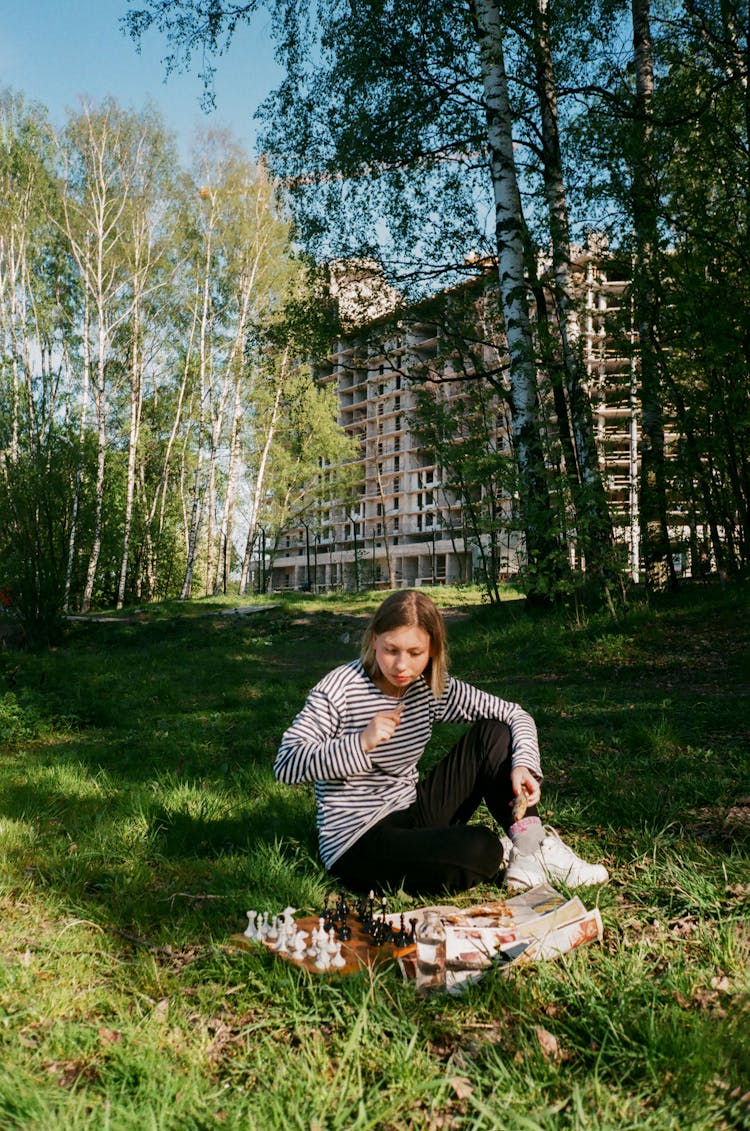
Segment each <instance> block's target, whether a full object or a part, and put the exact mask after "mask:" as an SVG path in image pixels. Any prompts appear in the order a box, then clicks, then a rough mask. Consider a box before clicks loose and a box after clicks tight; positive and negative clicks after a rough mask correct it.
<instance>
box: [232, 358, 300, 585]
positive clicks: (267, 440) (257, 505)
mask: <svg viewBox="0 0 750 1131" xmlns="http://www.w3.org/2000/svg"><path fill="white" fill-rule="evenodd" d="M287 363H288V353H287V351H284V354H283V356H282V358H281V363H280V373H279V379H278V381H277V383H276V389H275V391H274V398H273V405H272V407H271V413H270V416H269V420H268V424H267V426H266V430H265V435H264V438H263V448H262V450H261V453H260V459H259V460H258V469H257V471H256V474H255V486H254V488H253V501H252V505H251V509H250V523H249V526H248V531H247V538H246V540H245V553H244V555H243V558H242V572H241V574H240V587H239V593H240V596H241V597H244V595H245V594H246V593H247V590H248V586H249V584H250V564H251V561H252V556H253V546H254V545H255V539H256V537H257V533H258V525H259V516H260V512H261V505H262V500H263V493H264V490H265V479H266V469H267V466H268V457H269V453H270V451H271V445H272V444H273V440H274V436H275V434H276V425H277V424H278V420H279V412H280V410H281V398H282V396H283V393H284V378H285V377H286V368H287Z"/></svg>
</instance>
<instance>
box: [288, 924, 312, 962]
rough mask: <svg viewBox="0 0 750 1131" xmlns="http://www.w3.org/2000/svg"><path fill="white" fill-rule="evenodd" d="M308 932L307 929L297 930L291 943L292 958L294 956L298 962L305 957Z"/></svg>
mask: <svg viewBox="0 0 750 1131" xmlns="http://www.w3.org/2000/svg"><path fill="white" fill-rule="evenodd" d="M308 934H309V932H308V931H297V934H296V935H295V936H294V942H293V944H292V958H296V959H298V960H299V961H300V962H301V961H302V959H303V958H304V957H305V952H306V950H307V936H308Z"/></svg>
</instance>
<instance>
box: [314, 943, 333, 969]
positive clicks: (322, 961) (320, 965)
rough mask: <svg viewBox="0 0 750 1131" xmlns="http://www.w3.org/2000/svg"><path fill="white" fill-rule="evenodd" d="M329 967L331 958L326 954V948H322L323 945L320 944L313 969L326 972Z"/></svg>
mask: <svg viewBox="0 0 750 1131" xmlns="http://www.w3.org/2000/svg"><path fill="white" fill-rule="evenodd" d="M330 965H331V956H330V954H329V953H328V948H327V947H326V946H323V944H322V942H321V945H320V946H319V947H318V956H317V958H316V959H315V969H316V970H327V969H328V968H329V966H330Z"/></svg>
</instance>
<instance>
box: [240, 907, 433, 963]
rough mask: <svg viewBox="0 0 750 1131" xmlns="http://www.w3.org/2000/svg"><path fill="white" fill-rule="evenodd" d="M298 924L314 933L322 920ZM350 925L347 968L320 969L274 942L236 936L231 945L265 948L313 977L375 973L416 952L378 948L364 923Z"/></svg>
mask: <svg viewBox="0 0 750 1131" xmlns="http://www.w3.org/2000/svg"><path fill="white" fill-rule="evenodd" d="M295 922H296V925H297V930H299V931H309V932H310V933H312V931H313V930H315V929H316V928H317V926H318V922H319V917H318V916H317V915H310V916H308V917H307V918H306V919H297V920H295ZM348 925H349V928H350V930H351V932H352V937H351V938H350V939H347V941H346V942H342V944H341V956H342V958H344V959H345V965H344V966H339V967H329V968H328V969H326V970H319V969H318V968H317V966H316V965H315V959H314V958H294V957H293V955H292V954H290V953H282V952H280V951H277V950H274V943H272V942H256V941H255V940H254V939H248V938H245V936H244V935H232V937H231V939H230V942H231V943H232V945H233V946H237V947H239V948H240V949H241V950H257V949H258V947H261V946H262V947H265V949H266V950H268V951H270V953H271V954H274V955H276V957H277V958H283V960H284V961H285V962H290V963H291V964H292V965H293V966H300V967H304V969H305V970H309V971H310V973H311V974H328V975H332V974H334V975H335V974H354V973H356V972H357V971H358V970H363V969H370V970H371V969H373V968H374V967H375V966H379V965H381V964H382V963H383V962H390V961H394V960H396V959H398V958H402V957H403V956H404V955H407V954H411V953H412V951H414V950H415V947H414V946H413V944H412V945H409V946H405V947H396V946H394V945H393V943H384V944H383V946H375V945H374V944H373V942H372V939H371V938H370V936H369V935H367V934H365V932H364V931H363V930H362V926H361V924H360V923H359V922H358V921H357V920H356V919H355V918H354V916H351V917H350V918H349V921H348Z"/></svg>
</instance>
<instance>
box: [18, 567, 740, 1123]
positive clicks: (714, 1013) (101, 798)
mask: <svg viewBox="0 0 750 1131" xmlns="http://www.w3.org/2000/svg"><path fill="white" fill-rule="evenodd" d="M381 596H382V594H366V595H359V596H357V597H351V598H349V597H343V596H327V597H325V598H323V597H321V598H316V597H313V596H310V595H301V594H295V595H290V596H288V597H285V598H283V599H277V598H269V599H267V600H265V603H271V602H275V607H274V608H272V609H269V610H266V611H262V612H260V611H259V612H256V613H253V614H252V615H247V616H237V615H226V614H227V612H228V609H229V608H230V607H231V605H232V604H233V603H234V602H229V603H228V602H226V601H224V602H220V601H216V602H211V601H200V602H191V603H190V604H187V605H180V604H178V603H174V604H172V605H167V606H161V607H159V608H155V609H144V610H143V611H141V612H138V613H133V611H132V610H131V613H130V615H129V616H124V617H121V618H120V619H117V620H102V621H101V622H99V623H96V622H93V623H92V622H89V623H86V622H75V623H73V624H71V625H70V628H69V631H68V635H67V638H66V640H65V642H64V644H63V645H62V646H60V647H59V648H57V649H56V650H52V651H48V652H42V653H27V652H14V651H9V650H6V651H3V652H0V747H1V753H0V859H1V860H2V885H1V887H0V907H1V912H2V933H1V935H0V939H1V943H0V1041H1V1042H2V1061H1V1062H0V1127H2V1128H3V1131H5V1129H16V1128H23V1129H35V1131H36V1129H40V1131H52V1129H57V1128H62V1129H64V1131H68V1129H72V1131H77V1129H80V1128H95V1129H97V1131H98V1129H108V1131H109V1129H111V1131H124V1129H132V1131H152V1129H153V1131H156V1129H159V1131H162V1129H164V1131H167V1129H169V1131H172V1129H175V1131H177V1129H179V1131H183V1129H184V1131H198V1129H208V1128H238V1129H239V1128H242V1129H243V1131H255V1129H258V1131H268V1129H271V1131H276V1129H278V1131H297V1129H299V1131H329V1129H330V1131H333V1129H337V1131H350V1129H357V1131H360V1129H361V1131H364V1129H370V1128H372V1129H376V1128H377V1129H384V1131H386V1129H387V1131H401V1129H407V1128H413V1129H423V1128H425V1129H430V1131H433V1129H434V1131H438V1129H446V1128H472V1129H474V1128H476V1129H477V1131H479V1129H482V1131H491V1129H495V1128H498V1129H499V1128H503V1129H508V1131H557V1129H566V1131H567V1129H571V1131H572V1129H576V1131H584V1129H587V1131H588V1129H592V1131H593V1129H596V1131H615V1129H617V1131H622V1129H630V1128H632V1129H634V1131H635V1129H638V1131H641V1129H647V1131H669V1129H673V1131H698V1129H709V1128H710V1129H721V1128H748V1127H750V995H749V994H748V989H749V983H750V978H749V976H748V965H749V962H748V959H749V958H750V926H749V925H748V907H749V906H750V854H749V853H748V841H749V835H748V834H749V833H750V755H749V754H748V747H749V746H750V742H749V741H748V740H749V739H750V722H749V721H748V720H749V719H750V671H749V667H750V663H749V658H750V616H749V615H748V614H749V612H750V609H749V605H750V601H749V600H748V589H747V586H745V587H744V588H736V589H730V588H727V589H726V590H720V589H718V588H717V589H710V588H703V589H694V590H687V591H685V592H684V593H682V594H680V595H679V596H678V597H675V598H663V599H660V600H655V601H652V602H651V604H650V605H646V604H645V603H643V604H635V605H633V606H632V607H631V609H630V611H629V612H628V613H627V614H626V615H624V616H623V618H622V619H621V620H620V621H619V622H618V623H614V622H612V621H610V620H607V619H604V618H598V617H590V618H588V619H586V618H583V619H582V620H581V619H579V621H578V622H577V623H571V622H570V621H569V620H568V619H567V618H566V617H565V616H563V615H546V616H543V615H540V614H534V615H532V614H530V613H528V612H526V611H525V610H524V607H523V605H522V603H520V602H518V601H511V600H509V601H508V602H507V603H505V604H504V605H503V606H501V607H499V608H489V607H487V606H485V605H483V604H482V603H481V601H480V599H479V596H478V594H476V593H474V592H471V591H462V592H459V591H455V590H454V591H437V593H436V596H437V597H438V598H439V599H440V601H441V603H442V604H443V605H444V606H445V607H446V609H450V610H451V611H450V614H449V638H450V642H451V656H452V664H451V667H452V670H453V671H454V673H455V674H456V675H458V676H460V677H462V678H465V679H469V680H471V681H473V682H475V683H477V684H479V685H481V686H482V687H485V688H487V689H488V690H491V691H495V692H497V693H498V694H501V695H503V696H504V697H506V698H510V699H516V700H518V701H519V702H521V703H523V704H524V706H526V707H527V708H528V709H529V710H530V711H531V712H532V713H533V714H534V716H535V718H536V720H537V723H538V726H539V731H540V739H541V743H542V751H543V764H544V766H545V771H546V775H547V777H546V786H545V792H544V796H543V808H544V813H545V819H546V820H547V821H548V822H549V823H550V824H552V825H554V826H555V827H556V828H557V829H558V830H560V831H561V832H562V834H563V835H564V836H565V837H566V839H568V840H569V841H570V843H572V844H573V845H574V846H575V847H577V848H578V849H579V850H580V851H581V852H582V853H583V854H584V855H588V856H590V857H591V858H592V859H601V860H603V861H604V862H605V863H606V864H607V865H608V867H609V868H610V871H611V874H612V879H611V882H610V883H609V884H607V885H606V886H605V887H604V888H602V889H601V890H599V891H593V890H591V891H586V892H583V893H582V894H583V896H584V899H585V901H586V902H587V904H589V905H593V904H597V905H598V906H599V908H600V910H601V914H602V917H603V920H604V925H605V936H604V941H603V944H602V945H601V946H599V945H594V946H589V947H585V948H582V949H580V950H578V951H575V952H573V953H571V954H569V955H566V956H564V957H563V958H561V959H560V960H559V961H557V962H553V963H545V964H540V965H538V966H536V967H524V968H520V969H518V970H517V971H515V972H514V973H512V974H511V976H510V977H508V978H503V977H501V976H500V975H499V974H497V973H494V972H493V973H491V974H489V975H488V976H487V977H486V978H485V979H484V980H483V981H482V982H481V983H479V984H478V985H476V986H473V987H472V988H471V989H470V990H469V991H468V992H467V993H466V994H465V995H464V996H462V997H460V998H440V999H434V998H433V999H430V1000H428V1001H422V1000H420V999H418V998H417V997H416V995H415V993H414V991H413V989H412V988H411V986H409V985H406V984H405V983H403V982H402V980H401V976H400V974H399V971H398V969H397V968H396V967H395V966H384V967H382V968H380V969H379V970H378V971H377V972H376V973H375V974H374V975H368V974H366V973H364V972H363V973H362V974H359V975H355V976H352V977H349V978H346V979H341V978H339V979H335V978H323V977H319V976H312V975H309V974H307V973H305V972H304V971H301V970H297V969H296V968H294V967H292V966H290V965H289V964H284V963H283V962H282V961H281V960H279V959H277V958H275V957H274V956H273V955H271V954H268V953H266V952H262V953H260V952H259V953H246V952H243V951H240V950H237V949H236V948H235V947H233V946H231V945H230V941H229V940H230V938H231V935H232V934H234V933H236V932H238V931H242V930H243V929H244V927H245V925H246V922H247V920H246V917H245V911H246V910H247V909H249V908H257V909H261V910H262V909H269V910H271V911H272V912H273V911H276V910H280V909H281V908H283V907H284V906H285V905H287V904H289V903H291V904H292V905H293V906H294V907H296V908H298V909H300V913H313V912H317V911H318V910H319V909H320V907H321V905H322V902H323V898H324V895H325V893H326V892H328V891H331V892H333V891H335V888H334V887H333V886H332V885H330V883H329V882H328V880H327V878H326V876H325V874H324V873H323V872H322V870H321V868H320V866H319V864H318V862H317V858H316V848H315V825H314V807H313V802H312V794H311V790H310V789H308V788H300V789H296V790H293V789H289V788H287V787H284V786H281V785H279V784H277V783H275V782H274V780H273V776H272V773H271V766H272V761H273V756H274V753H275V750H276V747H277V744H278V739H279V736H280V734H281V732H282V731H283V730H284V728H285V727H286V725H287V724H288V723H289V721H290V720H291V719H292V717H293V716H294V714H295V713H296V711H297V710H298V709H299V707H300V706H301V704H302V702H303V700H304V696H305V694H306V692H307V691H308V690H309V688H310V687H311V686H312V684H313V683H314V682H315V681H316V680H317V679H318V678H319V677H320V676H321V675H322V674H323V673H324V672H325V671H327V670H328V669H329V668H330V667H331V666H333V665H334V664H337V663H341V662H345V661H346V660H348V659H351V658H353V657H354V656H355V655H357V653H358V637H359V633H360V632H361V629H362V627H363V625H364V623H365V620H366V616H367V614H368V613H369V612H370V611H371V610H372V609H373V608H375V606H376V605H377V603H378V601H379V599H380V597H381ZM457 733H459V732H458V731H457V730H456V729H455V728H445V729H443V730H440V731H439V732H436V735H435V739H434V742H433V745H432V747H431V749H430V751H429V754H428V759H427V760H428V761H429V760H430V759H433V758H436V757H439V756H440V754H441V753H442V752H443V751H444V750H446V749H447V748H448V746H449V745H450V744H451V742H452V741H454V739H455V737H456V735H457ZM497 890H498V889H491V888H486V889H475V890H474V891H473V892H472V893H471V894H470V895H467V896H466V897H465V898H466V901H467V902H474V901H475V900H476V899H477V898H480V897H481V898H485V897H488V896H493V895H495V893H496V892H497ZM500 891H501V892H502V889H500ZM391 904H392V907H393V909H394V910H396V909H398V908H406V909H408V907H410V906H414V901H413V900H412V901H410V900H409V899H407V898H405V897H403V896H402V897H399V894H398V893H394V896H393V899H392V901H391Z"/></svg>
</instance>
